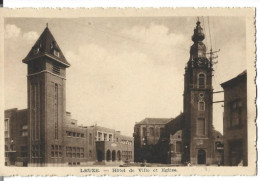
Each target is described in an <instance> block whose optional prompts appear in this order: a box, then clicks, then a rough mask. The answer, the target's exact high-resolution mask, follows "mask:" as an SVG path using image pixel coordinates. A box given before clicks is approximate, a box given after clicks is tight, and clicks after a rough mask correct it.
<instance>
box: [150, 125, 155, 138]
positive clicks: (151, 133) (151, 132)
mask: <svg viewBox="0 0 260 181" xmlns="http://www.w3.org/2000/svg"><path fill="white" fill-rule="evenodd" d="M150 136H154V128H152V127H150Z"/></svg>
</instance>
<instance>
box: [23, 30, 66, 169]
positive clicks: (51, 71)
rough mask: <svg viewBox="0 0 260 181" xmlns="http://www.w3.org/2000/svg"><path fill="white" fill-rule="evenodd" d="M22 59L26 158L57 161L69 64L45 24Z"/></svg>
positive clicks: (37, 161) (35, 161) (35, 162)
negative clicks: (25, 98)
mask: <svg viewBox="0 0 260 181" xmlns="http://www.w3.org/2000/svg"><path fill="white" fill-rule="evenodd" d="M23 63H25V64H27V67H28V71H27V72H28V74H27V86H28V118H29V125H28V127H29V130H30V132H29V159H30V160H29V162H30V164H32V165H41V164H61V163H62V162H63V158H64V156H63V155H64V148H63V133H62V131H63V127H62V125H63V121H64V120H65V119H66V91H65V90H66V89H65V86H66V68H68V67H69V66H70V64H69V63H68V62H67V60H66V58H65V57H64V55H63V53H62V51H61V49H60V48H59V45H58V44H57V42H56V40H55V39H54V37H53V35H52V33H51V32H50V30H49V28H48V26H47V27H46V28H45V30H44V31H43V33H42V34H41V36H40V37H39V39H38V40H37V41H36V43H35V44H34V46H33V47H32V49H31V50H30V52H29V53H28V55H27V56H26V57H25V58H24V59H23Z"/></svg>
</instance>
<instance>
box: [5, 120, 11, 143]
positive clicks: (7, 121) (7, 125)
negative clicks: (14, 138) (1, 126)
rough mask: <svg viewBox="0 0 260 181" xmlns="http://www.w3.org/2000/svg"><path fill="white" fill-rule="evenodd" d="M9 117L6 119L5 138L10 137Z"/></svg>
mask: <svg viewBox="0 0 260 181" xmlns="http://www.w3.org/2000/svg"><path fill="white" fill-rule="evenodd" d="M9 136H10V135H9V119H5V138H9Z"/></svg>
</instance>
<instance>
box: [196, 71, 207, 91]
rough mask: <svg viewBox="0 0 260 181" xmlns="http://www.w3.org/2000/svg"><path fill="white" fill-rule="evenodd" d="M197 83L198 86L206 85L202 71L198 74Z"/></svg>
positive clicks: (203, 86)
mask: <svg viewBox="0 0 260 181" xmlns="http://www.w3.org/2000/svg"><path fill="white" fill-rule="evenodd" d="M198 84H199V88H205V85H206V77H205V74H204V73H200V74H199V76H198Z"/></svg>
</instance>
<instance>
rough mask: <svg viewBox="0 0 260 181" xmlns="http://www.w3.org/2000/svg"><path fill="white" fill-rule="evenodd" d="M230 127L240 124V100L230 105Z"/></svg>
mask: <svg viewBox="0 0 260 181" xmlns="http://www.w3.org/2000/svg"><path fill="white" fill-rule="evenodd" d="M230 113H231V114H230V115H231V120H230V127H234V126H239V125H240V124H241V114H242V102H241V101H240V100H236V101H232V102H231V103H230Z"/></svg>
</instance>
